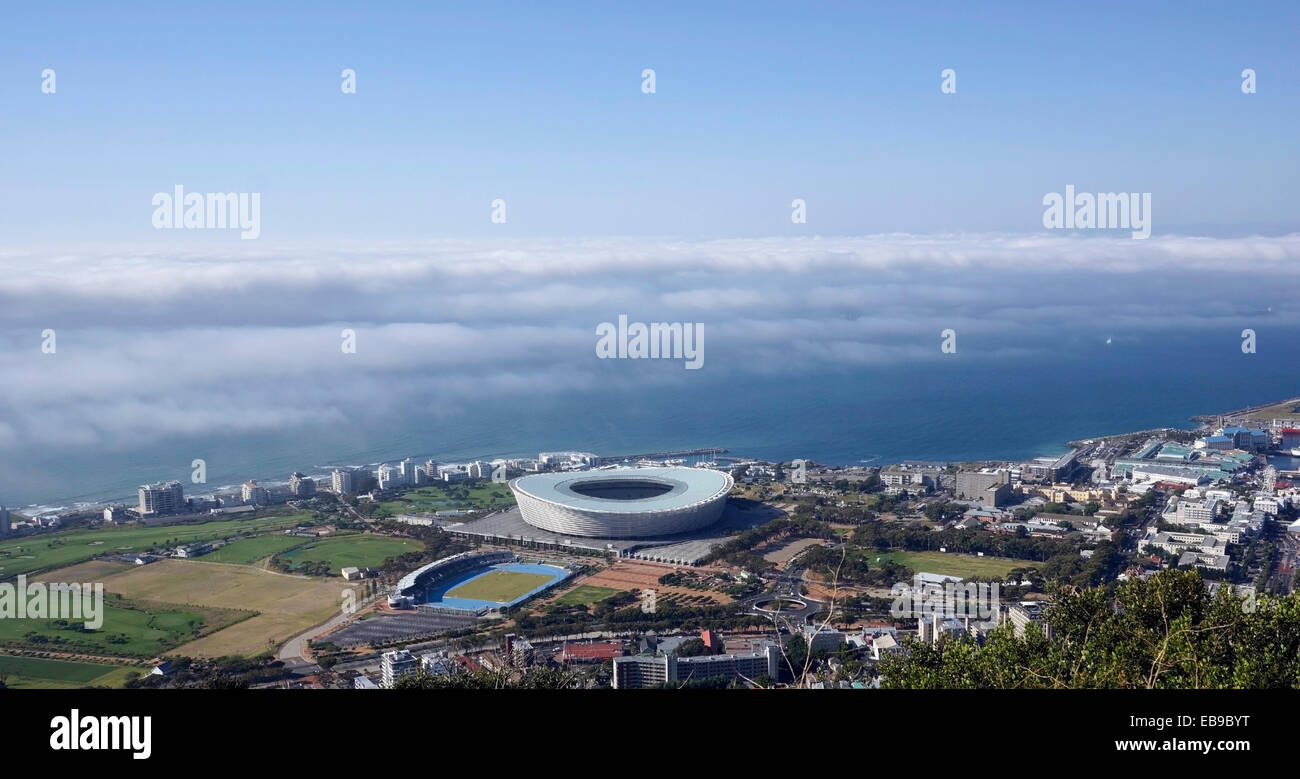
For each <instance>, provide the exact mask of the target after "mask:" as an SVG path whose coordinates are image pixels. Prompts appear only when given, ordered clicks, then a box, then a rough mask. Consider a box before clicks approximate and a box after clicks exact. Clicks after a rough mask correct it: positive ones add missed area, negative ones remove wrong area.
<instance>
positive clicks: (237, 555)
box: [194, 534, 309, 565]
mask: <svg viewBox="0 0 1300 779" xmlns="http://www.w3.org/2000/svg"><path fill="white" fill-rule="evenodd" d="M308 542H309V541H308V539H305V538H299V537H298V536H286V535H274V534H273V535H265V536H253V537H252V538H241V539H239V540H238V541H231V542H230V543H228V544H226V545H225V546H222V547H221V548H219V549H214V550H212V551H211V552H208V553H207V554H205V555H202V556H201V557H196V558H194V559H196V560H199V561H200V562H209V563H234V564H236V565H252V564H253V563H256V562H257V561H258V560H263V559H266V558H267V557H270V556H271V555H273V554H279V553H280V552H283V551H285V550H288V549H292V548H294V547H295V546H302V545H303V544H305V543H308Z"/></svg>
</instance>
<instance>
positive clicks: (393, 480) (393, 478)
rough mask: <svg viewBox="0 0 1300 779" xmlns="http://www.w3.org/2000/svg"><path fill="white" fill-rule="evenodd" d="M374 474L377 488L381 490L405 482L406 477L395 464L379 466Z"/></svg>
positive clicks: (399, 485)
mask: <svg viewBox="0 0 1300 779" xmlns="http://www.w3.org/2000/svg"><path fill="white" fill-rule="evenodd" d="M376 476H377V477H378V479H379V489H381V490H390V489H393V488H394V487H401V486H402V485H404V484H406V477H404V476H403V475H402V469H401V468H399V467H398V466H396V465H381V466H379V472H378V473H377V474H376Z"/></svg>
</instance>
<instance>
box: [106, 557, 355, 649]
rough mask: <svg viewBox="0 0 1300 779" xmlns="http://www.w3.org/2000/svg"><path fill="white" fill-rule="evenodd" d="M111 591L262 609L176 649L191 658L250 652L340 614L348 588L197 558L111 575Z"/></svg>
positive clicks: (221, 606)
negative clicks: (344, 594) (344, 592)
mask: <svg viewBox="0 0 1300 779" xmlns="http://www.w3.org/2000/svg"><path fill="white" fill-rule="evenodd" d="M104 586H105V588H106V589H107V590H108V591H109V592H114V593H122V594H123V595H125V596H126V597H129V598H137V599H149V600H163V599H167V600H168V601H171V602H174V603H192V604H195V605H197V606H207V607H214V608H222V609H244V610H248V611H256V612H259V613H258V614H257V616H254V617H251V618H249V619H246V620H244V621H242V622H239V623H237V624H234V625H231V626H230V627H227V628H225V629H223V630H218V631H215V632H213V633H211V634H209V635H205V636H203V637H201V638H199V639H197V640H195V641H191V642H189V643H187V644H183V645H181V646H180V647H179V648H177V650H176V652H177V653H178V654H183V655H189V656H191V657H216V656H220V655H243V656H251V655H257V654H260V653H262V652H265V651H267V650H269V649H273V648H275V647H276V646H278V645H279V644H280V643H283V642H284V641H286V640H288V639H289V638H292V637H293V636H295V635H297V634H298V633H301V632H302V631H304V630H306V629H307V628H309V627H311V626H312V625H317V624H320V623H321V622H324V621H325V620H327V619H329V618H330V617H331V616H333V615H334V614H336V613H337V612H338V610H339V608H340V605H341V602H342V592H343V590H344V589H353V588H349V587H346V586H340V583H339V582H337V581H334V582H327V581H322V580H320V579H310V578H307V577H299V576H291V575H287V574H282V573H276V572H274V571H268V570H263V569H260V568H251V567H249V566H243V565H230V564H224V563H202V562H199V561H197V560H160V561H159V562H156V563H153V564H151V565H145V566H138V567H136V568H134V569H132V570H128V571H124V572H122V573H119V574H116V575H114V576H110V577H108V579H107V580H106V581H105V584H104Z"/></svg>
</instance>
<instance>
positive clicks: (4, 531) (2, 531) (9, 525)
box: [0, 506, 14, 538]
mask: <svg viewBox="0 0 1300 779" xmlns="http://www.w3.org/2000/svg"><path fill="white" fill-rule="evenodd" d="M13 528H14V526H13V521H12V520H10V519H9V509H7V508H5V507H4V506H0V538H4V537H5V536H7V535H9V533H10V532H11V531H12V530H13Z"/></svg>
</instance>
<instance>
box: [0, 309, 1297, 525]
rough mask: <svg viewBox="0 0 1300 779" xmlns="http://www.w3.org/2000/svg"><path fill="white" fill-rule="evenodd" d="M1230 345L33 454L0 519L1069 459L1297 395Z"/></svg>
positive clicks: (1115, 348) (1033, 359) (878, 372)
mask: <svg viewBox="0 0 1300 779" xmlns="http://www.w3.org/2000/svg"><path fill="white" fill-rule="evenodd" d="M1235 336H1236V334H1235V333H1234V332H1231V331H1229V332H1220V333H1217V334H1213V335H1211V334H1204V333H1201V334H1186V333H1173V334H1166V335H1147V336H1144V337H1143V338H1141V339H1138V340H1135V341H1130V342H1127V343H1124V344H1107V343H1105V341H1104V340H1103V339H1098V338H1089V339H1084V338H1082V337H1075V336H1072V335H1070V334H1063V335H1060V336H1057V337H1054V338H1053V339H1052V342H1053V343H1054V344H1055V347H1054V348H1053V349H1046V350H1044V349H1033V350H1027V352H1026V354H1027V355H1028V356H1025V354H1021V355H1018V356H1007V357H1002V356H998V354H996V353H992V352H990V353H981V352H980V350H979V349H978V348H972V349H969V350H967V351H964V352H962V353H960V354H956V355H951V358H950V359H947V358H946V359H944V360H941V361H937V362H936V361H930V362H927V363H925V364H921V365H915V366H912V365H907V364H895V365H890V366H879V367H855V368H851V369H850V368H845V369H843V370H828V371H821V372H818V373H815V374H805V373H800V372H796V371H791V372H788V373H786V372H782V371H781V370H780V366H765V369H766V370H767V371H769V372H766V373H763V374H762V375H758V374H756V373H753V372H750V373H746V372H737V371H726V372H723V371H716V372H711V371H710V370H709V369H708V367H706V368H705V369H703V370H699V371H694V372H692V373H693V374H694V375H692V376H691V377H690V379H691V380H690V381H689V382H683V383H681V384H679V385H676V386H667V387H665V386H662V385H655V386H647V387H645V388H644V389H619V390H614V389H607V390H600V391H592V392H571V393H567V394H557V395H539V396H536V397H526V396H515V397H509V398H504V399H493V398H485V399H484V400H483V401H482V402H480V403H476V404H472V405H469V406H466V407H464V408H461V409H457V410H456V413H454V414H445V413H444V414H435V413H431V412H423V411H420V410H418V409H412V410H410V411H409V412H408V413H405V414H404V415H403V416H402V418H400V419H374V418H364V419H361V418H359V419H358V420H357V422H356V423H355V424H349V423H344V424H342V425H321V426H313V427H304V428H303V429H301V430H300V431H298V432H297V433H296V434H294V435H283V434H276V435H269V434H267V435H229V436H218V437H211V436H205V437H204V438H202V439H188V438H174V439H169V440H166V441H163V442H154V443H151V444H149V445H147V446H142V447H140V448H139V449H134V450H127V451H109V452H101V451H86V450H72V451H60V452H29V453H21V454H18V455H17V456H21V457H22V465H23V467H22V468H21V469H17V468H12V467H5V468H3V469H0V503H4V504H7V505H8V506H10V507H13V508H18V509H19V510H21V509H22V508H24V507H28V506H32V505H40V506H70V505H74V504H77V503H81V502H101V501H111V500H129V501H133V500H134V494H135V487H136V486H137V485H139V484H141V483H145V482H152V481H157V480H160V479H178V480H180V481H181V482H182V483H184V484H185V485H186V492H187V494H191V493H193V494H202V493H208V492H212V491H213V490H214V489H218V488H221V487H225V486H229V485H236V484H239V483H240V482H242V481H244V480H246V479H249V478H257V479H262V480H270V481H275V480H279V481H283V480H287V478H288V476H289V474H290V473H291V472H293V471H295V470H301V471H304V472H307V473H309V474H312V473H323V472H324V471H325V469H326V468H328V467H332V466H335V465H366V464H372V463H378V462H382V461H392V460H397V459H401V458H403V457H406V456H413V457H416V458H419V459H422V458H429V457H432V458H435V459H437V460H439V461H440V462H456V461H466V460H469V459H478V458H483V459H488V458H493V457H501V456H536V454H537V453H538V452H539V451H546V450H564V449H577V450H584V451H592V452H596V453H598V454H636V453H641V452H649V451H660V450H671V449H686V448H697V447H712V446H717V447H725V448H727V449H728V450H730V452H731V453H732V454H733V455H737V456H752V457H759V458H766V459H794V458H799V457H802V458H806V459H811V460H815V461H817V462H821V463H828V464H840V465H843V464H872V465H880V464H886V463H890V462H897V461H901V460H977V459H1021V458H1030V457H1034V456H1039V455H1050V454H1055V453H1059V452H1062V451H1064V450H1065V443H1066V442H1067V441H1070V440H1077V439H1082V438H1087V437H1090V436H1097V435H1106V434H1114V433H1121V432H1125V431H1132V430H1143V429H1150V428H1156V427H1184V428H1191V427H1194V426H1195V425H1194V423H1193V422H1191V421H1190V419H1189V418H1190V417H1191V416H1192V415H1196V414H1211V413H1216V412H1221V411H1228V410H1232V409H1236V408H1241V407H1245V406H1250V405H1256V404H1262V403H1267V402H1273V401H1277V400H1282V399H1285V398H1289V397H1293V396H1297V395H1300V371H1297V366H1300V359H1298V358H1300V349H1297V346H1296V345H1297V344H1300V334H1297V333H1282V332H1271V333H1269V334H1268V339H1267V341H1265V340H1264V338H1263V334H1262V333H1261V344H1262V346H1261V348H1260V350H1259V353H1257V354H1250V355H1247V354H1243V353H1241V350H1240V339H1239V338H1236V337H1235ZM1041 337H1042V336H1041V334H1039V335H1038V338H1039V339H1041ZM976 347H978V345H976ZM11 455H15V453H9V454H7V455H6V457H8V456H11ZM199 456H201V457H203V459H204V460H205V461H206V463H207V469H208V482H207V484H206V485H205V486H204V487H201V488H196V487H192V486H191V485H190V463H191V460H192V459H193V458H194V457H199ZM19 471H21V476H20V475H19ZM33 474H35V475H33Z"/></svg>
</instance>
